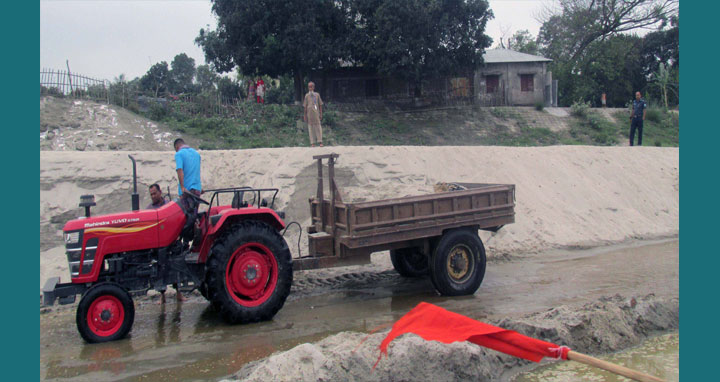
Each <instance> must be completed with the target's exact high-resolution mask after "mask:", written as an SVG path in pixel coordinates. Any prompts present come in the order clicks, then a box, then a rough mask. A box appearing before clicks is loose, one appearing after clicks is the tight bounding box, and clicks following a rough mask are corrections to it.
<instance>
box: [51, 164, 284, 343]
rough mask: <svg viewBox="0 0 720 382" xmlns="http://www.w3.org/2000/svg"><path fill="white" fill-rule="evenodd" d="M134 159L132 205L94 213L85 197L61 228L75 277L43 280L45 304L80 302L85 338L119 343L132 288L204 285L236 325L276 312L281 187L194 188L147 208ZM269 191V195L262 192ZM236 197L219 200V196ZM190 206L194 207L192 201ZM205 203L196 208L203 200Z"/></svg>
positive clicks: (280, 281)
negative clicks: (77, 214)
mask: <svg viewBox="0 0 720 382" xmlns="http://www.w3.org/2000/svg"><path fill="white" fill-rule="evenodd" d="M130 159H131V160H132V162H133V184H134V193H133V195H132V211H131V212H124V213H117V214H109V215H102V216H93V217H91V216H90V207H91V206H94V205H95V203H94V197H93V196H92V195H84V196H82V197H81V203H80V207H85V218H79V219H76V220H72V221H69V222H67V224H65V227H63V237H64V239H65V248H66V254H67V258H68V263H69V266H70V278H71V282H69V283H64V284H60V278H59V277H55V278H51V279H49V280H47V282H46V284H45V286H44V288H43V304H44V305H52V304H53V303H54V301H55V299H59V302H60V304H69V303H73V302H74V301H75V297H76V295H78V294H81V295H82V298H81V299H80V303H79V305H78V308H77V314H76V323H77V328H78V331H79V332H80V335H81V336H82V337H83V338H84V339H85V340H86V341H87V342H91V343H92V342H105V341H113V340H117V339H120V338H123V337H125V335H127V334H128V332H129V331H130V329H131V328H132V324H133V320H134V318H135V307H134V304H133V300H132V297H131V296H139V295H144V294H147V292H148V291H149V290H151V289H154V290H156V291H165V289H166V288H167V286H168V285H171V284H177V285H178V288H179V290H180V291H182V292H191V291H193V290H194V289H198V290H199V291H200V293H201V294H202V295H203V296H204V297H205V298H206V299H208V300H209V301H210V302H211V303H212V304H213V306H214V308H215V309H216V310H217V311H218V312H219V314H220V316H222V318H223V319H224V320H225V321H227V322H228V323H231V324H236V323H248V322H255V321H261V320H268V319H270V318H272V317H273V316H274V315H275V314H276V313H277V312H278V311H279V310H280V308H282V306H283V304H284V303H285V300H286V298H287V296H288V294H289V293H290V287H291V284H292V279H293V273H292V260H291V256H290V250H289V249H288V246H287V243H286V242H285V239H284V238H283V236H282V235H281V234H280V231H281V230H283V229H284V228H285V223H284V222H283V220H282V218H283V217H284V215H283V213H282V212H277V211H275V210H274V209H273V205H274V202H275V196H276V195H277V193H278V189H276V188H265V189H259V188H249V187H234V188H225V189H217V190H206V191H205V193H206V194H210V193H211V194H212V197H211V199H210V202H207V201H206V200H204V199H202V198H200V197H196V196H194V195H192V194H191V193H188V195H189V196H191V198H190V199H189V202H190V203H183V202H181V201H179V200H176V201H171V202H168V203H166V204H165V205H164V206H162V207H160V208H158V209H154V210H152V209H151V210H141V209H140V208H139V198H138V194H137V177H136V173H135V160H134V159H133V158H132V157H130ZM263 195H265V196H266V197H268V198H270V197H271V198H272V200H271V202H270V203H269V206H268V202H267V201H266V199H263V198H261V196H263ZM221 198H225V199H230V198H232V201H231V203H230V204H226V205H221V203H220V199H221ZM186 204H188V205H186ZM199 204H204V205H207V209H205V210H204V211H202V212H199V213H198V212H197V211H198V208H197V207H198V205H199Z"/></svg>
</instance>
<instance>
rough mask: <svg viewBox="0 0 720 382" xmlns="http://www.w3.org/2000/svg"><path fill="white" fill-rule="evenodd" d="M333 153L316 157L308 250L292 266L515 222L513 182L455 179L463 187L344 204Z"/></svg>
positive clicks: (351, 258)
mask: <svg viewBox="0 0 720 382" xmlns="http://www.w3.org/2000/svg"><path fill="white" fill-rule="evenodd" d="M336 158H337V154H328V155H318V156H315V157H313V159H316V160H317V161H318V194H317V196H316V197H313V198H311V199H310V201H309V202H310V211H311V216H312V225H311V227H309V228H308V233H309V234H310V239H309V252H310V255H309V256H308V257H305V258H301V259H295V260H294V261H293V263H294V265H293V268H294V269H296V270H298V269H312V268H322V267H328V266H340V265H350V264H362V263H367V262H369V260H370V254H371V253H373V252H378V251H382V250H388V249H397V248H405V247H426V248H427V247H428V246H429V245H430V243H429V241H430V240H431V239H432V238H437V237H439V236H441V235H442V234H443V233H444V232H445V231H447V230H450V229H453V228H460V227H469V228H471V229H475V230H478V229H483V230H489V231H497V230H498V229H500V228H501V227H502V226H504V225H506V224H510V223H513V222H514V221H515V185H513V184H483V183H454V184H455V185H459V186H461V187H462V188H464V189H463V190H457V191H447V192H439V193H432V194H427V195H418V196H408V197H400V198H392V199H385V200H377V201H370V202H359V203H344V202H343V201H342V200H341V198H340V193H339V192H338V189H337V186H336V185H335V180H334V161H335V159H336ZM322 159H328V175H329V176H328V178H329V179H328V181H329V186H330V187H329V188H330V194H331V195H330V199H329V200H328V199H325V198H324V196H323V178H322Z"/></svg>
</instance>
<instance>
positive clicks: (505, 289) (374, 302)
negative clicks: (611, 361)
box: [40, 239, 678, 381]
mask: <svg viewBox="0 0 720 382" xmlns="http://www.w3.org/2000/svg"><path fill="white" fill-rule="evenodd" d="M340 272H342V270H341V271H340ZM353 272H354V273H355V274H358V273H359V274H360V275H361V277H360V278H359V279H358V280H355V281H353V282H349V283H342V282H338V281H337V279H342V277H341V278H336V281H328V282H326V283H324V284H326V285H325V286H316V287H313V288H310V289H308V288H307V287H305V288H304V289H303V288H297V289H295V288H294V289H293V292H292V293H291V296H290V298H289V299H288V301H287V303H286V304H285V307H283V309H282V310H280V312H279V313H278V314H277V315H276V316H275V318H274V319H273V320H272V321H270V322H263V323H257V324H250V325H236V326H230V325H226V324H225V323H223V322H222V321H221V320H220V318H219V317H218V316H217V314H216V313H215V312H214V311H213V309H212V308H211V307H210V306H209V304H208V303H207V302H206V301H205V300H203V299H202V297H197V296H196V297H193V298H191V300H190V301H188V302H185V303H181V304H176V303H175V302H174V301H172V299H168V300H169V301H168V303H167V304H166V305H165V306H159V305H156V304H155V303H154V302H153V301H147V300H145V301H140V302H136V318H135V324H134V326H133V329H132V331H131V334H130V337H129V338H127V339H124V340H122V341H116V342H113V343H108V344H95V345H89V344H85V343H83V341H82V339H81V338H80V336H79V334H78V333H77V331H76V328H75V310H74V307H71V308H70V309H58V310H56V311H54V312H51V313H48V314H43V315H41V317H40V333H41V340H40V370H41V378H42V379H43V380H50V381H53V380H57V381H87V380H104V381H111V380H129V381H166V380H173V381H196V380H208V379H217V378H220V377H222V376H226V375H229V374H232V373H234V372H236V371H237V370H239V369H240V367H241V366H242V365H244V364H246V363H247V362H250V361H253V360H257V359H260V358H264V357H266V356H268V355H270V354H272V353H274V352H276V351H281V350H287V349H290V348H292V347H294V346H296V345H298V344H300V343H304V342H314V341H318V340H320V339H322V338H325V337H327V336H329V335H332V334H335V333H338V332H341V331H359V332H369V331H370V330H372V329H374V328H377V327H378V326H381V325H385V324H389V323H392V322H393V321H395V320H397V319H398V318H399V317H401V316H402V315H403V314H405V313H406V312H407V311H408V310H410V309H411V308H412V307H414V306H415V305H416V304H418V303H419V302H421V301H427V302H431V303H434V304H437V305H440V306H442V307H444V308H446V309H450V310H453V311H456V312H458V313H462V314H466V315H469V316H471V317H474V318H477V319H482V318H489V319H492V318H498V317H506V316H509V315H515V314H524V313H528V312H533V311H538V310H543V309H548V308H551V307H554V306H558V305H561V304H566V303H576V302H584V301H590V300H594V299H596V298H598V297H600V296H602V295H613V294H616V293H620V294H623V295H644V294H647V293H655V294H656V295H668V296H677V295H678V241H677V240H676V239H673V240H662V241H654V242H647V241H646V242H635V243H631V244H624V245H615V246H608V247H601V248H594V249H589V250H556V251H549V252H543V253H537V254H529V255H524V256H523V257H522V258H516V259H512V260H511V261H506V262H501V263H498V262H491V263H489V264H488V268H487V273H486V276H485V280H484V282H483V284H482V286H481V287H480V289H479V290H478V292H477V293H476V294H475V295H473V296H466V297H455V298H450V297H440V296H437V295H436V293H435V292H434V289H433V287H432V284H431V283H430V281H429V279H427V278H425V279H405V278H401V277H399V276H397V275H395V274H394V273H393V272H380V273H378V272H377V271H362V268H360V271H357V270H354V271H353ZM348 279H350V277H348ZM321 284H323V283H321ZM321 284H318V285H321Z"/></svg>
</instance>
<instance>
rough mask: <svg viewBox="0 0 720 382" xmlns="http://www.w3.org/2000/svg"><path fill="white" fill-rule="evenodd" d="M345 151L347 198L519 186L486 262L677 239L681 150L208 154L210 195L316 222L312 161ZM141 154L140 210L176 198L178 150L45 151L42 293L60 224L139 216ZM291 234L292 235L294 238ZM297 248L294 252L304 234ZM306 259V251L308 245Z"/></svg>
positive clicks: (61, 272)
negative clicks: (462, 185)
mask: <svg viewBox="0 0 720 382" xmlns="http://www.w3.org/2000/svg"><path fill="white" fill-rule="evenodd" d="M329 152H336V153H339V154H340V158H339V160H338V163H337V167H336V169H337V170H336V174H337V176H336V177H337V183H338V185H339V186H340V187H341V188H342V189H343V191H344V200H346V201H351V200H353V201H361V200H375V199H383V198H389V197H397V196H408V195H418V194H424V193H430V192H432V186H433V185H434V184H435V183H437V182H453V181H455V182H477V183H512V184H515V185H516V189H517V191H516V198H517V206H516V223H515V224H512V225H509V226H507V227H504V228H503V229H501V230H500V231H499V232H498V233H496V234H490V233H486V232H483V233H482V234H481V237H482V239H483V241H484V243H485V246H486V248H487V250H488V256H489V257H494V256H504V255H508V254H512V255H513V256H516V255H519V254H522V253H528V252H534V251H539V250H543V249H547V248H552V247H573V246H591V245H602V244H608V243H612V242H619V241H623V240H626V239H628V238H651V237H658V236H668V235H676V234H677V233H678V231H679V228H678V227H679V226H678V224H679V223H678V219H679V149H678V148H656V147H589V146H551V147H533V148H530V147H517V148H515V147H464V146H460V147H414V146H383V147H331V148H315V149H309V148H278V149H254V150H232V151H202V152H201V154H202V158H203V164H202V180H203V186H204V188H206V189H208V188H218V187H227V186H254V187H276V188H279V189H280V192H279V194H278V197H277V201H276V207H277V208H278V209H281V210H284V211H285V212H286V214H287V218H286V221H298V222H299V223H300V224H301V225H302V226H303V227H306V226H307V225H308V223H309V207H308V202H307V200H308V198H309V197H310V196H312V195H313V194H314V193H315V189H316V183H315V182H316V180H315V176H316V172H317V170H316V167H315V163H314V162H313V160H312V156H313V155H317V154H321V153H329ZM128 154H132V155H133V156H134V157H135V158H136V159H137V160H138V170H137V171H138V189H139V192H140V196H141V203H140V204H141V206H144V205H146V204H147V203H148V202H149V196H148V195H147V193H146V192H145V190H146V189H147V186H148V185H150V184H152V183H156V182H157V183H159V184H160V185H161V187H162V188H163V190H164V191H165V192H167V189H168V187H169V189H170V192H171V194H172V195H177V183H176V182H177V180H176V178H175V171H174V162H173V153H172V152H57V151H42V152H40V234H41V235H40V237H41V253H40V279H41V280H40V284H41V286H42V284H43V283H44V280H46V279H47V278H48V277H51V276H61V277H62V278H63V279H64V280H67V278H68V270H67V263H66V259H65V256H64V255H63V253H62V250H61V249H58V247H62V246H63V242H62V236H61V230H62V225H63V224H64V223H65V222H66V221H67V220H69V219H72V218H76V217H78V216H81V215H82V214H83V212H82V210H81V209H80V208H78V207H77V205H78V202H79V197H80V195H82V194H94V195H95V198H96V202H97V206H96V207H94V208H93V213H94V214H95V215H97V214H102V213H109V212H121V211H126V210H129V209H130V193H131V192H132V182H131V177H132V167H131V162H130V160H129V159H128V157H127V156H128ZM291 230H292V231H291ZM291 230H289V231H288V236H287V239H288V242H289V243H290V247H291V249H292V251H293V255H294V256H298V253H297V244H296V243H297V230H296V229H295V228H292V229H291ZM300 250H301V251H302V252H303V253H306V251H307V238H306V235H303V237H302V241H301V248H300Z"/></svg>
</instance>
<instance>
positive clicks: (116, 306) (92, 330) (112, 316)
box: [75, 283, 135, 343]
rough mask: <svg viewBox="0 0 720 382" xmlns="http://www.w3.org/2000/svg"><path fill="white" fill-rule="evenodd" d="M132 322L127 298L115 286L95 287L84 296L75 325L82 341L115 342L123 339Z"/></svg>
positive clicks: (126, 293) (118, 287)
mask: <svg viewBox="0 0 720 382" xmlns="http://www.w3.org/2000/svg"><path fill="white" fill-rule="evenodd" d="M134 320H135V305H133V301H132V298H131V297H130V294H129V293H128V292H127V291H126V290H125V289H123V288H121V287H120V286H119V285H117V284H113V283H102V284H97V285H95V286H93V287H91V288H90V289H88V291H87V292H85V294H84V295H83V297H82V299H81V300H80V304H79V305H78V309H77V314H76V316H75V323H76V324H77V328H78V331H79V332H80V335H81V336H82V338H84V339H85V341H87V342H90V343H96V342H107V341H115V340H119V339H121V338H123V337H125V336H126V335H127V334H128V332H130V329H131V328H132V325H133V321H134Z"/></svg>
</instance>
